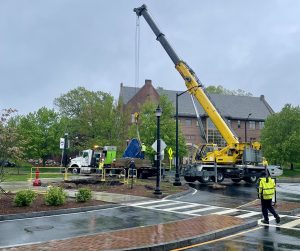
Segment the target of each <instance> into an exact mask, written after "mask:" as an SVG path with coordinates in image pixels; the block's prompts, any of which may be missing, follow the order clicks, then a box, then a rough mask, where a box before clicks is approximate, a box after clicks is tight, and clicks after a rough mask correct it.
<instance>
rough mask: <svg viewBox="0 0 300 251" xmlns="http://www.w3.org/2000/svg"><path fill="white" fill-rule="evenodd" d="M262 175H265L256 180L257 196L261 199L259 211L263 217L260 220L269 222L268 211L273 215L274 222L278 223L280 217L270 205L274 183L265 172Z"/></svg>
mask: <svg viewBox="0 0 300 251" xmlns="http://www.w3.org/2000/svg"><path fill="white" fill-rule="evenodd" d="M264 176H265V177H262V178H260V179H259V181H258V182H259V183H258V184H259V186H258V197H259V198H260V199H261V211H262V214H263V217H264V219H263V220H262V221H261V222H262V223H264V224H269V216H268V211H270V213H272V214H273V215H274V217H275V219H276V223H279V222H280V217H279V215H278V214H277V213H276V211H275V209H274V208H273V206H272V199H273V197H274V195H275V189H276V184H275V181H274V179H272V178H271V177H268V175H266V174H265V173H264Z"/></svg>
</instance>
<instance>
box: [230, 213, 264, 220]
mask: <svg viewBox="0 0 300 251" xmlns="http://www.w3.org/2000/svg"><path fill="white" fill-rule="evenodd" d="M258 214H260V212H250V213H247V214H242V215H238V216H236V217H238V218H242V219H244V218H249V217H252V216H254V215H258Z"/></svg>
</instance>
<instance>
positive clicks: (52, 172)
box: [3, 167, 64, 182]
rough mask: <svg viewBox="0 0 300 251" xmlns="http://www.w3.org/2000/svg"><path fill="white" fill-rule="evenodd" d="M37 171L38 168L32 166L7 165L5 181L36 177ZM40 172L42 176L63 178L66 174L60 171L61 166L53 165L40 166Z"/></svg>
mask: <svg viewBox="0 0 300 251" xmlns="http://www.w3.org/2000/svg"><path fill="white" fill-rule="evenodd" d="M31 172H32V174H31ZM35 172H36V168H31V167H19V168H18V167H5V168H4V180H3V181H5V182H9V181H27V180H28V179H30V177H32V179H34V178H35ZM39 172H40V175H39V177H40V178H60V177H61V178H63V175H64V174H63V173H61V172H60V168H53V167H40V168H39Z"/></svg>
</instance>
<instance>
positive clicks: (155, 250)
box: [113, 220, 258, 251]
mask: <svg viewBox="0 0 300 251" xmlns="http://www.w3.org/2000/svg"><path fill="white" fill-rule="evenodd" d="M257 225H258V223H257V220H256V221H251V222H245V223H244V224H242V225H238V226H234V227H228V228H224V229H221V230H216V231H212V232H208V233H205V234H202V235H199V236H194V237H190V238H186V239H181V240H174V241H172V242H167V243H161V244H157V245H153V246H142V247H136V248H135V247H131V248H130V249H116V250H113V251H124V250H134V251H160V250H161V251H166V250H171V249H176V248H182V247H185V246H190V245H195V244H198V243H201V242H205V241H210V240H215V239H219V238H222V237H225V236H228V235H232V234H235V233H238V232H240V231H242V230H246V229H249V228H253V227H255V226H257Z"/></svg>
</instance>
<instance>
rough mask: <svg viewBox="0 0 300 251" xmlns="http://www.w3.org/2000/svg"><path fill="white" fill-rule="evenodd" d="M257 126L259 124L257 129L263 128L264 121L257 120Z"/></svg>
mask: <svg viewBox="0 0 300 251" xmlns="http://www.w3.org/2000/svg"><path fill="white" fill-rule="evenodd" d="M258 126H259V129H263V128H264V126H265V122H264V121H259V122H258Z"/></svg>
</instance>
